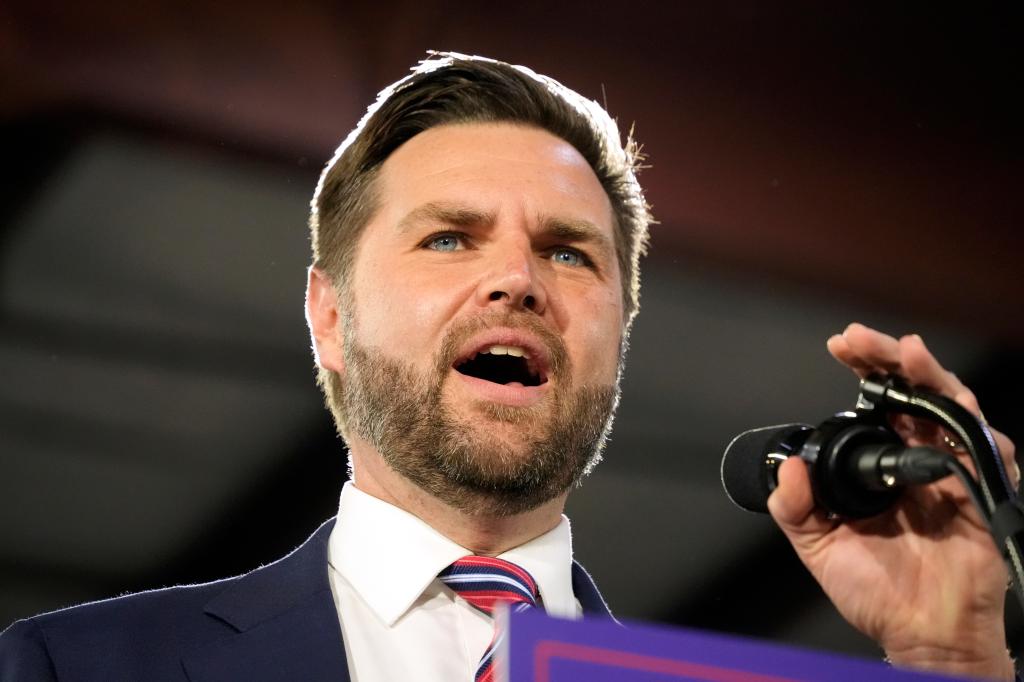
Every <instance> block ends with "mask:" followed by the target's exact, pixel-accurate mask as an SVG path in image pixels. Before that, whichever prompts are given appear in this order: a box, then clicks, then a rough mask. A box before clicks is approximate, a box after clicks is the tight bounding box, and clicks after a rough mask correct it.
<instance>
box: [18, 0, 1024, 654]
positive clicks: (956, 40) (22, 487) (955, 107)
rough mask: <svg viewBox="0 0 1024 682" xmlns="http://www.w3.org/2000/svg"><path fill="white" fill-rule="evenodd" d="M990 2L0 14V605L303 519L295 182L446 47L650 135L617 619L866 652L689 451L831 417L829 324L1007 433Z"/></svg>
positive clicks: (185, 566) (615, 562)
mask: <svg viewBox="0 0 1024 682" xmlns="http://www.w3.org/2000/svg"><path fill="white" fill-rule="evenodd" d="M1021 7H1022V6H1021V5H1020V4H1019V3H1005V4H984V3H970V4H968V3H960V4H956V5H953V4H946V3H861V2H850V3H817V2H786V3H769V2H740V1H726V2H700V3H687V4H683V3H654V2H651V3H647V2H629V3H596V2H569V3H547V2H544V3H541V2H530V1H527V2H516V3H456V2H443V1H441V2H433V3H430V2H427V3H424V2H409V1H402V0H379V1H377V2H373V3H339V2H327V1H322V0H321V1H313V0H310V1H305V2H292V3H279V2H265V1H256V2H249V3H244V4H243V3H230V2H229V3H195V4H189V3H181V2H160V1H157V0H141V1H140V2H135V3H123V4H119V3H105V4H102V5H101V4H96V5H95V6H91V4H90V3H88V2H86V3H70V2H68V3H54V2H46V1H45V0H42V1H41V0H33V1H32V2H28V1H24V0H7V2H5V3H4V4H3V5H2V6H0V143H2V149H3V153H4V161H5V163H4V164H3V178H4V180H3V183H2V184H0V217H2V228H0V377H2V381H0V628H2V627H4V626H5V625H6V624H7V623H8V622H9V621H11V620H13V619H15V618H19V617H23V616H27V615H30V614H33V613H37V612H39V611H43V610H49V609H54V608H58V607H61V606H66V605H69V604H73V603H76V602H80V601H83V600H91V599H97V598H103V597H109V596H113V595H117V594H122V593H125V592H128V591H132V590H139V589H145V588H149V587H157V586H164V585H172V584H177V583H183V582H193V581H201V580H208V579H212V578H216V577H221V576H224V575H229V574H234V573H239V572H242V571H245V570H247V569H249V568H252V567H254V566H256V565H258V564H260V563H263V562H268V561H271V560H273V559H274V558H276V557H277V556H279V555H281V554H282V553H284V552H286V551H287V550H289V549H290V548H292V547H293V546H295V545H296V544H298V543H299V542H300V541H302V540H303V539H304V538H305V537H306V535H307V534H308V533H309V532H311V531H312V529H313V528H314V527H315V526H316V525H317V524H318V523H319V522H320V521H321V520H323V519H325V518H327V517H328V516H330V515H332V514H333V512H334V509H335V507H336V504H337V494H338V490H339V489H340V486H341V484H342V482H343V480H344V479H345V476H346V464H345V456H344V451H343V448H342V446H341V444H340V443H339V441H338V440H337V439H336V437H335V436H334V434H333V429H332V425H331V423H330V419H329V417H328V415H327V413H326V412H325V411H324V409H323V408H322V407H321V404H320V397H319V394H318V392H317V390H316V388H315V386H314V383H313V372H312V360H311V356H310V352H309V341H308V337H307V334H306V330H305V327H304V321H303V313H302V299H303V286H304V278H305V267H306V264H307V262H308V239H307V233H306V226H305V220H306V213H307V207H308V201H309V198H310V196H311V194H312V191H313V187H314V185H315V182H316V178H317V175H318V172H319V170H320V168H321V167H322V165H323V164H324V162H325V161H326V160H327V159H328V158H329V157H330V155H331V154H332V152H333V149H334V147H335V146H336V145H337V144H338V142H339V141H340V140H341V139H342V138H343V137H344V135H345V134H346V133H347V131H348V130H349V129H350V128H351V127H352V126H353V125H354V124H355V122H356V121H357V120H358V119H359V117H360V116H361V114H362V112H363V111H364V109H365V107H366V106H367V105H368V104H369V103H370V102H371V101H372V99H373V97H374V95H375V94H376V92H377V91H378V90H379V89H380V88H382V87H383V86H384V85H386V84H388V83H389V82H391V81H393V80H395V79H396V78H398V77H400V76H401V75H403V74H404V73H405V71H406V70H407V69H408V68H409V67H410V66H411V65H412V64H413V63H415V62H416V61H417V60H418V59H420V58H421V57H422V56H423V55H424V52H425V50H427V49H449V50H457V51H461V52H469V53H480V54H486V55H490V56H494V57H498V58H501V59H504V60H508V61H512V62H516V63H523V64H527V65H529V66H531V67H533V68H534V69H536V70H538V71H540V72H542V73H546V74H549V75H551V76H554V77H555V78H558V79H559V80H562V81H563V82H565V83H566V84H568V85H570V86H571V87H574V88H575V89H577V90H579V91H581V92H583V93H584V94H586V95H588V96H590V97H593V98H595V99H597V100H599V101H602V102H604V103H606V105H607V107H608V108H609V109H610V111H611V112H612V114H613V115H615V116H616V117H617V118H618V120H619V122H620V125H621V126H622V127H623V128H628V127H629V126H630V125H632V124H634V122H635V126H636V128H635V129H636V135H637V137H638V138H639V139H640V140H641V141H642V142H643V143H644V148H645V150H646V151H647V153H648V154H649V162H650V166H651V167H650V168H648V169H647V170H645V171H644V173H643V176H642V180H643V181H644V184H645V186H646V188H647V196H648V199H649V200H650V201H651V203H652V204H653V206H654V212H655V214H656V215H657V217H658V218H659V220H660V224H659V225H657V226H655V228H654V229H653V240H652V251H651V255H650V257H649V258H647V260H646V265H645V272H644V291H643V313H642V314H641V316H640V318H639V319H638V322H637V324H636V327H635V331H634V336H633V343H632V351H631V354H630V358H629V364H628V369H627V372H626V379H625V386H624V402H623V407H622V410H621V412H620V415H619V417H618V419H617V423H616V429H615V433H614V436H613V441H612V444H611V447H610V449H609V451H608V453H607V457H606V461H605V462H604V463H603V464H602V465H601V466H600V467H599V468H598V470H597V472H596V473H595V474H594V475H593V476H591V477H590V479H589V480H588V481H587V482H586V484H585V485H584V486H583V488H582V489H580V490H579V491H578V492H577V493H575V495H574V497H573V498H572V499H571V502H570V509H569V513H570V516H571V517H572V519H573V524H574V526H573V527H574V531H575V545H576V554H577V557H578V558H579V559H581V560H582V561H583V562H584V563H585V564H586V565H587V566H588V567H589V568H590V569H591V570H592V572H593V573H594V574H595V575H596V577H597V578H598V580H599V582H600V584H601V585H602V587H603V588H604V590H605V594H606V596H607V597H608V599H609V601H610V602H611V604H612V605H613V607H614V609H615V610H616V612H617V613H618V614H619V615H620V616H624V617H629V618H642V619H648V620H657V621H662V622H668V623H675V624H682V625H688V626H692V627H699V628H712V629H716V630H724V631H729V632H735V633H745V634H749V635H754V636H758V637H766V638H771V639H774V640H776V641H782V642H787V643H795V644H800V645H804V646H813V647H823V648H827V649H833V650H839V651H846V652H852V653H858V654H863V655H868V656H876V655H877V651H876V649H875V647H874V646H873V645H872V644H871V643H870V642H868V641H867V640H866V639H864V638H863V637H861V636H860V635H858V634H857V633H855V632H853V631H852V630H851V629H850V628H849V627H848V626H846V625H845V624H844V623H843V622H842V621H841V620H840V619H839V617H838V616H837V615H835V614H834V613H833V612H832V610H831V609H830V608H829V606H828V603H827V602H826V600H825V599H824V598H823V597H822V595H821V593H820V591H819V589H818V588H817V587H816V586H815V584H814V583H813V582H812V581H811V580H810V579H809V578H808V576H807V574H806V573H805V571H804V570H803V569H802V568H801V566H800V565H799V564H798V563H797V561H796V560H795V559H794V558H793V557H792V555H791V554H790V552H789V550H788V549H787V546H786V544H785V542H784V541H783V539H782V538H781V536H780V534H779V533H778V532H777V531H776V530H775V529H774V527H773V526H772V524H771V523H770V521H769V520H768V519H767V518H762V517H757V516H754V515H749V514H746V513H744V512H741V511H739V510H737V509H736V508H734V507H732V506H731V505H730V503H729V502H728V500H727V499H726V498H725V496H724V494H723V493H722V492H721V489H720V484H719V480H718V467H719V460H720V457H721V453H722V450H723V447H724V446H725V444H726V443H727V442H728V441H729V439H730V438H731V437H732V436H733V435H735V434H736V433H738V432H739V431H742V430H745V429H747V428H750V427H754V426H759V425H764V424H772V423H779V422H787V421H801V420H803V421H817V420H819V419H821V418H824V417H825V416H827V415H828V414H830V413H832V412H834V411H837V410H841V409H847V408H850V407H852V405H853V400H854V398H855V394H856V382H855V380H854V378H853V377H852V376H851V375H849V374H848V373H847V372H846V371H845V370H843V369H842V368H841V367H839V366H838V365H837V364H835V363H834V362H833V361H832V360H831V359H830V358H829V357H828V355H827V353H826V352H825V346H824V342H825V339H826V338H827V337H828V336H829V335H830V334H832V333H835V332H837V331H841V330H842V328H843V327H844V325H845V324H846V323H847V322H848V321H851V320H859V321H862V322H866V323H869V324H873V325H878V326H880V327H881V328H883V329H885V330H888V331H890V332H891V333H894V334H902V333H910V332H919V333H921V334H922V335H924V336H925V338H926V339H927V340H928V341H929V342H930V345H931V346H932V347H933V348H934V350H936V352H937V353H938V354H939V355H940V357H941V358H942V359H943V361H944V362H945V363H946V364H947V365H948V366H949V367H950V368H952V369H954V370H955V371H956V372H957V373H958V374H960V376H961V377H962V378H963V379H964V380H965V381H967V382H968V383H969V384H970V385H971V386H972V387H974V388H975V389H976V392H977V393H978V394H979V396H980V398H981V401H982V404H983V406H984V407H985V410H986V412H987V416H988V418H989V420H990V421H991V422H992V423H993V424H996V425H998V426H999V427H1000V428H1002V429H1003V430H1004V431H1006V432H1008V433H1009V434H1010V435H1011V436H1012V437H1015V438H1016V440H1017V441H1018V442H1021V441H1022V440H1024V428H1022V426H1021V422H1020V415H1021V413H1022V408H1024V404H1022V402H1024V401H1022V399H1021V397H1020V395H1021V394H1020V391H1019V387H1020V385H1021V384H1022V383H1024V362H1022V357H1024V356H1022V353H1021V351H1022V349H1024V314H1022V312H1024V311H1022V308H1021V303H1020V300H1021V294H1022V289H1024V278H1022V276H1021V267H1020V257H1021V255H1022V247H1024V237H1022V236H1021V232H1020V227H1021V219H1022V217H1024V210H1022V199H1021V194H1022V190H1021V187H1020V184H1021V180H1022V177H1021V175H1022V174H1021V170H1022V133H1021V121H1022V120H1024V111H1022V106H1021V104H1020V103H1019V101H1020V100H1019V93H1020V92H1021V90H1022V85H1024V83H1022V77H1021V73H1022V70H1021V66H1022V64H1024V60H1022V48H1021V44H1022V41H1021V38H1020V36H1021V35H1022V34H1024V31H1022V29H1024V26H1022V21H1021V20H1022V10H1021ZM1008 611H1009V613H1010V616H1009V618H1010V621H1011V623H1010V625H1011V637H1012V639H1013V643H1014V646H1015V647H1016V648H1018V649H1020V648H1021V644H1020V641H1021V639H1022V637H1024V628H1022V627H1021V618H1020V616H1019V612H1018V611H1017V605H1016V603H1013V602H1011V603H1010V605H1009V609H1008Z"/></svg>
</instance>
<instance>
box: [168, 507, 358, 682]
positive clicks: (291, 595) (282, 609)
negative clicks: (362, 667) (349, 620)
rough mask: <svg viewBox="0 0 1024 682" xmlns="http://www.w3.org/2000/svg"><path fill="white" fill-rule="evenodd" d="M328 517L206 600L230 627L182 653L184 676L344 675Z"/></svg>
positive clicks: (270, 681)
mask: <svg viewBox="0 0 1024 682" xmlns="http://www.w3.org/2000/svg"><path fill="white" fill-rule="evenodd" d="M333 526H334V521H333V519H332V520H331V521H328V522H327V523H325V524H324V525H322V526H321V527H320V528H319V529H318V530H317V531H316V532H315V533H314V534H313V535H312V536H311V537H310V538H309V540H307V541H306V542H305V543H303V545H302V546H301V547H299V548H298V549H296V550H295V551H294V552H292V553H291V554H289V555H288V556H286V557H284V558H283V559H280V560H279V561H276V562H274V563H273V564H269V565H267V566H264V567H262V568H259V569H257V570H255V571H253V572H252V573H248V574H246V575H244V576H242V577H240V578H238V579H236V580H234V581H232V583H231V585H230V586H229V587H228V588H227V589H225V590H224V591H222V592H221V593H220V594H218V595H217V596H216V597H214V598H213V599H212V600H211V601H210V602H209V603H207V605H206V608H205V611H206V614H207V615H208V616H209V617H211V618H217V619H218V620H221V621H224V622H225V623H227V624H228V625H230V626H231V627H233V628H235V630H237V632H236V633H235V634H232V635H228V636H226V637H225V638H223V639H220V640H217V641H215V642H211V643H208V644H205V645H203V646H201V647H199V648H197V649H195V650H193V651H191V652H189V653H188V655H186V656H184V657H183V658H182V664H183V666H184V668H185V671H186V673H187V675H188V677H189V679H190V680H192V681H193V682H208V681H211V682H212V681H213V680H250V681H252V682H286V681H292V680H304V681H306V680H308V681H309V682H320V681H321V680H322V681H323V682H327V681H328V680H330V681H331V682H348V680H349V676H348V662H347V660H346V658H345V648H344V644H343V641H342V636H341V627H340V625H339V624H338V613H337V610H336V609H335V606H334V598H333V596H332V594H331V588H330V583H329V582H328V577H327V539H328V537H329V536H330V532H331V528H332V527H333Z"/></svg>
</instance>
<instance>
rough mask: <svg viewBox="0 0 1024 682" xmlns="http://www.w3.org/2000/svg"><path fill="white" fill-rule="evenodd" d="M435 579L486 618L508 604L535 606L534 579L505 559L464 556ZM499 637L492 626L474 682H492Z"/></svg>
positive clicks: (519, 608)
mask: <svg viewBox="0 0 1024 682" xmlns="http://www.w3.org/2000/svg"><path fill="white" fill-rule="evenodd" d="M437 577H438V578H440V579H441V582H443V583H444V584H445V585H447V586H448V587H449V588H451V590H452V591H453V592H455V593H456V594H458V595H459V596H460V597H462V598H463V599H465V600H466V601H467V602H469V603H470V604H471V605H472V606H475V607H476V608H477V609H479V610H480V611H483V612H484V613H486V614H487V615H488V616H492V617H493V615H494V608H495V606H496V605H497V604H509V605H510V607H511V608H512V609H513V610H515V611H523V610H525V609H529V608H532V607H534V606H537V599H538V592H537V582H536V581H535V580H534V579H533V576H531V575H530V574H529V573H527V572H526V571H525V570H523V569H522V568H521V567H519V566H516V565H515V564H513V563H511V562H509V561H505V560H504V559H494V558H492V557H486V556H467V557H463V558H462V559H459V560H458V561H456V562H455V563H453V564H452V565H451V566H449V567H448V568H446V569H444V570H443V571H441V573H439V574H438V576H437ZM502 635H503V633H501V632H499V631H498V629H497V624H495V631H494V637H493V638H492V639H491V644H490V646H488V647H487V651H485V652H484V655H483V657H482V658H481V659H480V665H479V666H477V669H476V677H475V678H474V679H475V680H476V682H491V681H492V680H493V679H494V652H495V650H496V649H497V648H498V645H499V644H500V643H501V638H502Z"/></svg>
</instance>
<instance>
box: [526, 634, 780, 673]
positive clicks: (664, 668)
mask: <svg viewBox="0 0 1024 682" xmlns="http://www.w3.org/2000/svg"><path fill="white" fill-rule="evenodd" d="M554 658H566V659H569V660H573V661H583V662H586V663H596V664H599V665H606V666H613V667H616V668H628V669H630V670H641V671H644V672H650V673H660V674H662V675H676V676H678V677H689V678H691V679H695V680H705V681H706V682H796V680H794V679H792V678H790V677H776V676H774V675H759V674H757V673H751V672H745V671H743V670H732V669H729V668H719V667H717V666H713V665H700V664H698V663H687V662H685V661H676V660H673V659H671V658H661V657H658V656H644V655H642V654H634V653H630V652H628V651H615V650H614V649H604V648H602V647H595V646H585V645H583V644H569V643H568V642H559V641H556V640H550V639H545V640H541V641H539V642H537V646H536V647H534V650H533V679H534V682H549V680H550V670H549V668H550V666H551V660H552V659H554Z"/></svg>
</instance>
